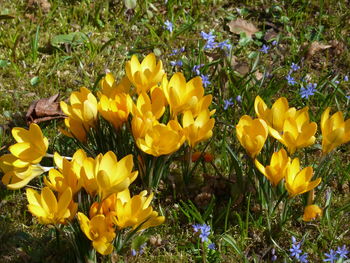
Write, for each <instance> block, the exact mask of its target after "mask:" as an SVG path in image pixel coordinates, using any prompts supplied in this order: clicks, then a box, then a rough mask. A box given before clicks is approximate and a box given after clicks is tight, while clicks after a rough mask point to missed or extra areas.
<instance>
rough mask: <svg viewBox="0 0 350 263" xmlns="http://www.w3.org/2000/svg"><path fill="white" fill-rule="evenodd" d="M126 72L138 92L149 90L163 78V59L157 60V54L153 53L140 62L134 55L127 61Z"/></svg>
mask: <svg viewBox="0 0 350 263" xmlns="http://www.w3.org/2000/svg"><path fill="white" fill-rule="evenodd" d="M125 72H126V75H127V76H128V78H129V80H130V82H131V83H132V84H133V85H134V86H135V87H136V92H137V94H140V93H142V92H147V91H148V90H149V89H151V88H153V87H154V86H156V85H157V84H158V83H159V82H160V81H161V80H162V78H163V75H164V74H165V73H164V69H163V63H162V61H161V60H159V61H158V63H157V61H156V56H155V55H154V54H153V53H151V54H149V55H147V56H146V57H145V58H144V59H143V60H142V62H141V63H140V62H139V60H138V58H137V56H135V55H133V56H132V57H131V60H130V61H128V62H126V65H125Z"/></svg>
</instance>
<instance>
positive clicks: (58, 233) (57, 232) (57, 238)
mask: <svg viewBox="0 0 350 263" xmlns="http://www.w3.org/2000/svg"><path fill="white" fill-rule="evenodd" d="M55 231H56V242H57V248H59V247H60V230H59V229H58V227H57V226H56V225H55Z"/></svg>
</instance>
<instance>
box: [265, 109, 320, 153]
mask: <svg viewBox="0 0 350 263" xmlns="http://www.w3.org/2000/svg"><path fill="white" fill-rule="evenodd" d="M316 131H317V124H316V123H315V122H310V119H309V113H308V107H305V108H303V109H302V110H300V111H299V112H298V114H296V115H295V118H292V117H289V118H287V119H285V121H284V123H283V130H282V134H281V133H279V132H278V131H276V130H274V129H269V132H270V134H271V135H272V136H273V137H274V138H275V139H277V140H278V141H279V142H280V143H282V144H284V145H285V146H286V147H287V149H288V152H289V153H290V154H293V153H294V152H295V151H296V150H297V149H299V148H304V147H307V146H309V145H312V144H313V143H314V142H315V140H316V138H315V136H314V135H315V133H316Z"/></svg>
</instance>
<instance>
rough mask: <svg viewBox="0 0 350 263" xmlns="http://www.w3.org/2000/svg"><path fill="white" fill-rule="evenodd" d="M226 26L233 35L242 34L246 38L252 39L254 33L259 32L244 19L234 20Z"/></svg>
mask: <svg viewBox="0 0 350 263" xmlns="http://www.w3.org/2000/svg"><path fill="white" fill-rule="evenodd" d="M227 26H228V27H229V28H230V31H231V32H232V33H235V34H240V33H242V32H244V33H245V34H246V35H247V37H250V38H251V37H252V36H253V35H254V34H255V33H256V32H258V31H259V30H258V29H257V28H256V27H255V26H254V25H253V24H252V23H251V22H248V21H246V20H244V19H240V18H238V19H236V20H232V21H231V22H230V23H228V24H227Z"/></svg>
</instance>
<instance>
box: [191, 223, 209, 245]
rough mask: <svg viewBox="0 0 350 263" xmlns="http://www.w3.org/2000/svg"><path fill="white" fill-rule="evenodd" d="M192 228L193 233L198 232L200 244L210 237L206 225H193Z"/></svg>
mask: <svg viewBox="0 0 350 263" xmlns="http://www.w3.org/2000/svg"><path fill="white" fill-rule="evenodd" d="M192 227H193V231H194V232H195V233H197V232H200V234H199V237H200V238H201V241H202V242H206V241H208V236H209V235H210V226H208V225H207V224H203V225H200V224H194V225H192Z"/></svg>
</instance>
